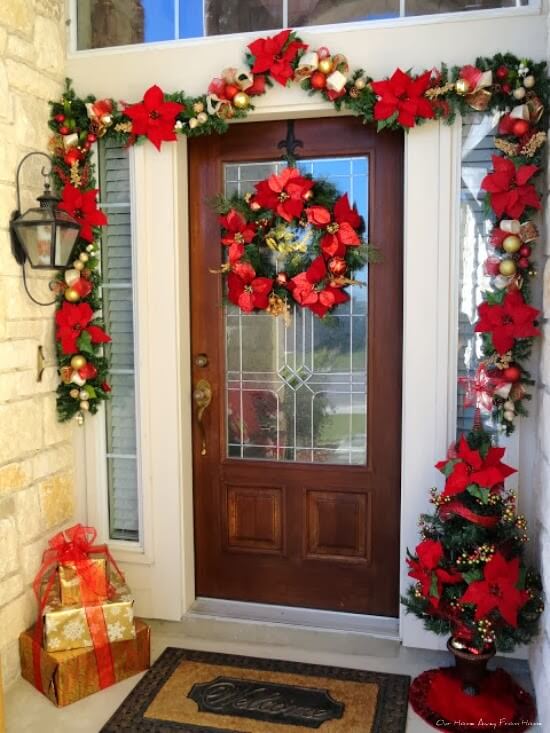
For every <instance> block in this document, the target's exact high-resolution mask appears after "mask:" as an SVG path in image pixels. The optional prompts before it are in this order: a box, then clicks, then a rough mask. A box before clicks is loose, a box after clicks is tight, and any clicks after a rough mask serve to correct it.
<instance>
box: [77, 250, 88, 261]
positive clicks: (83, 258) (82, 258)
mask: <svg viewBox="0 0 550 733" xmlns="http://www.w3.org/2000/svg"><path fill="white" fill-rule="evenodd" d="M78 259H79V260H80V261H81V262H88V260H89V259H90V256H89V255H88V254H86V252H81V253H80V255H79V256H78Z"/></svg>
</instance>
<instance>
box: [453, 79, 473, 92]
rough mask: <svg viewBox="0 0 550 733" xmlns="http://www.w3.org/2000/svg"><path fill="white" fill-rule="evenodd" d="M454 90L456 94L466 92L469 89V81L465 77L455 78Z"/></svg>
mask: <svg viewBox="0 0 550 733" xmlns="http://www.w3.org/2000/svg"><path fill="white" fill-rule="evenodd" d="M455 90H456V93H457V94H461V95H464V94H468V92H469V91H470V83H469V82H468V81H467V80H466V79H457V82H456V84H455Z"/></svg>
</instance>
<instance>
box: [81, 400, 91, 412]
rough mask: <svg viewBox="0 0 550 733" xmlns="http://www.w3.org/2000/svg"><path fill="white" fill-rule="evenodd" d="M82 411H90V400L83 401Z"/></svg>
mask: <svg viewBox="0 0 550 733" xmlns="http://www.w3.org/2000/svg"><path fill="white" fill-rule="evenodd" d="M80 409H81V410H84V411H87V410H89V409H90V403H89V402H88V400H82V402H81V403H80Z"/></svg>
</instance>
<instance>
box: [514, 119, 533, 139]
mask: <svg viewBox="0 0 550 733" xmlns="http://www.w3.org/2000/svg"><path fill="white" fill-rule="evenodd" d="M512 132H513V133H514V135H515V136H516V137H523V136H524V135H527V133H528V132H529V122H527V120H516V122H514V124H513V126H512Z"/></svg>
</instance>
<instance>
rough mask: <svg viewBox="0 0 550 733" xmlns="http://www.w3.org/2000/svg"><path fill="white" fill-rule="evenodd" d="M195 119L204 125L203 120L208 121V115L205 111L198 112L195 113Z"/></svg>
mask: <svg viewBox="0 0 550 733" xmlns="http://www.w3.org/2000/svg"><path fill="white" fill-rule="evenodd" d="M197 120H198V121H199V123H200V124H201V125H204V124H205V122H208V115H207V114H206V112H199V114H198V115H197Z"/></svg>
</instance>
